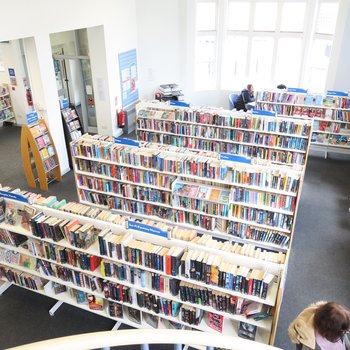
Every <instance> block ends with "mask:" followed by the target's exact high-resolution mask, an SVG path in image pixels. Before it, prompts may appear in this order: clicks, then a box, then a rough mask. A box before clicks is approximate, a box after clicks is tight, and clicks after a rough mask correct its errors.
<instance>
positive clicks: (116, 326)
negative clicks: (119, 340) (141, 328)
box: [111, 321, 122, 331]
mask: <svg viewBox="0 0 350 350" xmlns="http://www.w3.org/2000/svg"><path fill="white" fill-rule="evenodd" d="M121 324H122V323H121V322H120V321H118V322H117V323H116V324H115V325H114V326H113V328H112V329H111V331H116V330H117V329H119V327H120V326H121Z"/></svg>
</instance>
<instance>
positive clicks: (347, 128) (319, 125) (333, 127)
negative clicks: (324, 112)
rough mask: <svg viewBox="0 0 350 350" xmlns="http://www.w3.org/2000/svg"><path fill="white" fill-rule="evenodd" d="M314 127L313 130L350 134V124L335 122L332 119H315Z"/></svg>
mask: <svg viewBox="0 0 350 350" xmlns="http://www.w3.org/2000/svg"><path fill="white" fill-rule="evenodd" d="M312 129H313V132H317V131H327V132H329V133H334V134H341V133H345V134H350V124H341V123H333V122H332V121H320V120H314V122H313V125H312Z"/></svg>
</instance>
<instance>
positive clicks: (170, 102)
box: [169, 100, 190, 107]
mask: <svg viewBox="0 0 350 350" xmlns="http://www.w3.org/2000/svg"><path fill="white" fill-rule="evenodd" d="M169 104H170V106H178V107H189V106H190V104H189V103H186V102H181V101H172V100H170V101H169Z"/></svg>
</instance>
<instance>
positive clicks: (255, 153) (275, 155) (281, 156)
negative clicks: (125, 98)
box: [138, 131, 305, 165]
mask: <svg viewBox="0 0 350 350" xmlns="http://www.w3.org/2000/svg"><path fill="white" fill-rule="evenodd" d="M138 138H139V140H141V141H145V142H155V143H164V144H169V145H172V146H176V147H187V148H194V149H203V150H207V151H211V152H218V153H231V154H236V155H240V156H244V157H248V158H259V159H265V160H269V161H271V162H278V163H285V164H291V165H292V164H300V165H303V164H304V163H305V155H304V154H303V153H299V152H298V151H292V150H288V151H287V150H283V151H282V150H274V149H273V148H265V147H264V146H260V145H257V146H255V145H244V144H239V143H237V144H235V143H230V142H227V143H225V142H219V141H216V140H206V139H199V138H191V137H179V136H173V135H165V134H157V133H154V132H149V131H138Z"/></svg>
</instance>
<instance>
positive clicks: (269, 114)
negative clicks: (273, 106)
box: [252, 109, 276, 117]
mask: <svg viewBox="0 0 350 350" xmlns="http://www.w3.org/2000/svg"><path fill="white" fill-rule="evenodd" d="M252 113H253V115H264V116H268V117H276V112H271V111H261V110H259V109H253V112H252Z"/></svg>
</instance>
